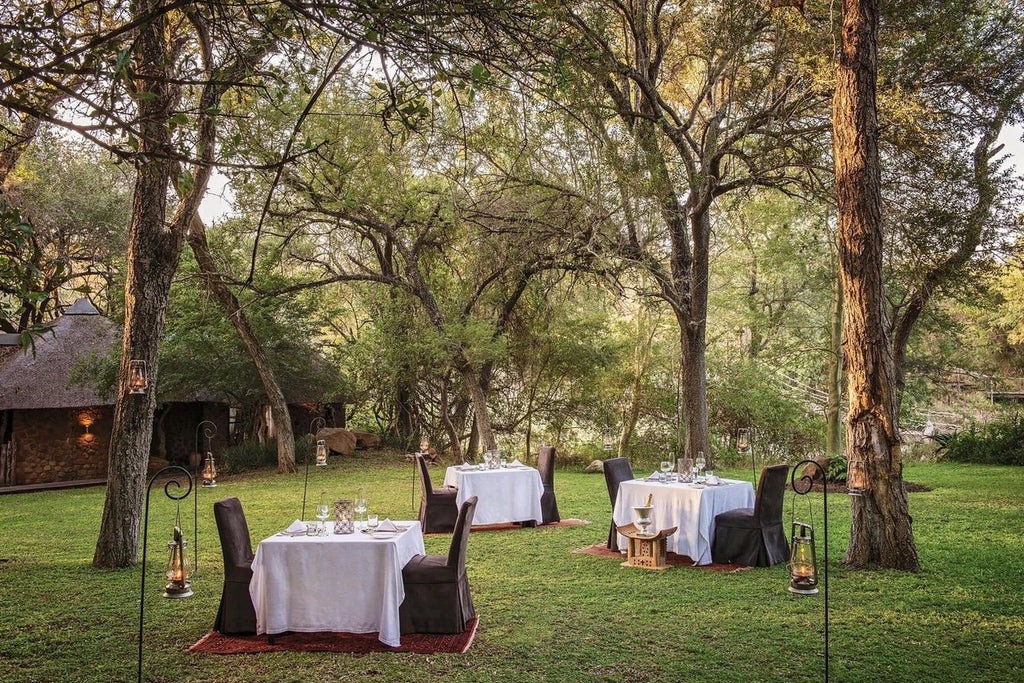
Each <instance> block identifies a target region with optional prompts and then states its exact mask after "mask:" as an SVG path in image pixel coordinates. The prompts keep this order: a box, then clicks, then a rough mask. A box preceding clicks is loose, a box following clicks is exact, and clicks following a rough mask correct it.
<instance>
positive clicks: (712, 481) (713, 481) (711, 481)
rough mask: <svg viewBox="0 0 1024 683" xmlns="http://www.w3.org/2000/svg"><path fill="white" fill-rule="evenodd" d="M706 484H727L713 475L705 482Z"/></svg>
mask: <svg viewBox="0 0 1024 683" xmlns="http://www.w3.org/2000/svg"><path fill="white" fill-rule="evenodd" d="M704 483H705V484H707V485H709V486H718V485H719V484H722V483H725V482H723V481H722V480H721V479H719V478H718V476H717V475H714V474H712V475H711V476H710V477H708V478H707V479H705V480H704Z"/></svg>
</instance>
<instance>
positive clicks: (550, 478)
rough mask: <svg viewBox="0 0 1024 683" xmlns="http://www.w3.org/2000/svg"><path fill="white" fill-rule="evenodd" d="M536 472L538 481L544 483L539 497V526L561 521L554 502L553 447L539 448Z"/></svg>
mask: <svg viewBox="0 0 1024 683" xmlns="http://www.w3.org/2000/svg"><path fill="white" fill-rule="evenodd" d="M537 470H538V471H539V472H540V480H541V481H542V482H543V483H544V493H543V494H541V497H540V511H541V517H542V519H541V522H540V523H541V524H553V523H554V522H560V521H562V518H561V517H559V516H558V502H557V501H556V500H555V447H554V446H541V447H540V455H538V456H537Z"/></svg>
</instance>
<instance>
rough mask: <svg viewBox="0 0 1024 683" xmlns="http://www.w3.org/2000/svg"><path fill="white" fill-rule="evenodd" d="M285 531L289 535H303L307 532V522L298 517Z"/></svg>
mask: <svg viewBox="0 0 1024 683" xmlns="http://www.w3.org/2000/svg"><path fill="white" fill-rule="evenodd" d="M284 532H285V533H286V534H288V535H289V536H301V535H302V534H304V533H306V523H305V522H303V521H302V520H299V519H297V520H295V521H294V522H292V523H291V524H290V525H289V526H288V528H287V529H285V530H284Z"/></svg>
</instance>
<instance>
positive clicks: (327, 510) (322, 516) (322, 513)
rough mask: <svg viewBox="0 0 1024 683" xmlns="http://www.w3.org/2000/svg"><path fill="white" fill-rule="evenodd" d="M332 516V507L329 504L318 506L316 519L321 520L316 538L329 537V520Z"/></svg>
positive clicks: (317, 527)
mask: <svg viewBox="0 0 1024 683" xmlns="http://www.w3.org/2000/svg"><path fill="white" fill-rule="evenodd" d="M330 515H331V506H329V505H328V504H327V503H321V504H319V505H317V506H316V519H318V520H319V524H317V525H316V536H327V518H328V517H329V516H330Z"/></svg>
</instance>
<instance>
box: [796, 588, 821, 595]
mask: <svg viewBox="0 0 1024 683" xmlns="http://www.w3.org/2000/svg"><path fill="white" fill-rule="evenodd" d="M789 592H790V593H796V594H797V595H817V594H818V589H817V588H794V587H793V586H790V587H789Z"/></svg>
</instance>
